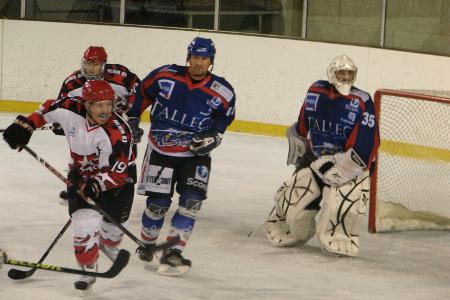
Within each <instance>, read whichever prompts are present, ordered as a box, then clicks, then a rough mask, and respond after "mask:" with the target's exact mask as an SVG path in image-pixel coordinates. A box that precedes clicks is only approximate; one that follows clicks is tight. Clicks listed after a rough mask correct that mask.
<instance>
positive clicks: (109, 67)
mask: <svg viewBox="0 0 450 300" xmlns="http://www.w3.org/2000/svg"><path fill="white" fill-rule="evenodd" d="M105 72H106V74H110V75H112V76H117V75H119V76H121V77H124V78H125V77H127V76H128V75H129V74H131V71H130V70H129V69H128V68H127V67H125V66H123V65H119V64H106V66H105ZM105 77H107V76H105Z"/></svg>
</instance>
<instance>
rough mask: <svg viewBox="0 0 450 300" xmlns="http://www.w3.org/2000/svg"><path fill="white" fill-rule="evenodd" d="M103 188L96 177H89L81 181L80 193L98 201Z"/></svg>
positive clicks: (84, 196)
mask: <svg viewBox="0 0 450 300" xmlns="http://www.w3.org/2000/svg"><path fill="white" fill-rule="evenodd" d="M100 191H101V188H100V186H99V184H98V182H97V181H96V180H95V179H91V178H88V179H86V180H83V181H82V182H81V183H80V195H81V197H83V198H85V199H86V198H90V199H92V200H93V201H94V202H97V200H98V199H99V196H100Z"/></svg>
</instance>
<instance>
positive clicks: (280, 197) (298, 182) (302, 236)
mask: <svg viewBox="0 0 450 300" xmlns="http://www.w3.org/2000/svg"><path fill="white" fill-rule="evenodd" d="M319 196H320V189H319V186H318V185H317V182H316V180H315V179H314V176H313V174H312V171H311V169H310V168H304V169H300V170H299V171H298V172H296V173H294V175H292V177H291V178H289V179H288V180H287V181H285V182H284V183H283V184H282V186H281V187H280V188H279V189H278V191H277V192H276V194H275V197H274V201H275V210H274V213H273V214H272V215H271V216H269V218H268V220H267V221H266V223H265V224H264V230H265V232H266V236H267V238H268V240H269V241H270V243H271V244H272V245H273V246H276V247H286V246H294V245H298V244H302V243H306V242H307V241H308V240H309V239H311V238H312V237H313V236H314V234H315V224H316V223H315V216H316V214H317V212H318V211H317V210H305V207H306V206H308V204H310V203H311V202H312V201H314V200H315V199H317V197H319Z"/></svg>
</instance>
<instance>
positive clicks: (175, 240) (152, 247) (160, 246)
mask: <svg viewBox="0 0 450 300" xmlns="http://www.w3.org/2000/svg"><path fill="white" fill-rule="evenodd" d="M80 196H81V195H80ZM83 199H84V200H85V201H86V202H87V203H88V204H89V205H90V206H92V207H93V208H94V209H95V210H97V211H98V212H99V213H100V214H102V215H103V216H104V217H106V218H107V219H108V220H109V221H110V222H111V223H113V224H114V225H115V226H116V227H117V228H119V229H120V230H122V232H123V233H125V234H126V235H127V236H128V237H129V238H130V239H132V240H133V241H134V242H135V243H136V244H138V245H139V246H140V247H141V248H143V249H144V250H145V251H146V252H147V253H155V252H156V251H160V250H164V249H167V248H170V247H172V246H175V245H176V244H177V243H178V242H179V241H180V236H179V235H178V236H175V237H173V238H172V239H171V240H169V241H166V242H163V243H161V244H158V245H147V244H144V242H142V241H141V240H140V239H138V238H137V237H136V236H135V235H134V234H132V233H131V232H130V231H129V230H128V229H127V228H126V227H125V226H123V225H122V224H120V223H119V222H117V221H116V220H115V219H114V218H113V217H111V216H110V215H109V214H108V213H107V212H105V210H103V209H102V208H101V207H100V206H99V205H98V204H97V203H95V201H94V200H92V199H91V198H89V197H83Z"/></svg>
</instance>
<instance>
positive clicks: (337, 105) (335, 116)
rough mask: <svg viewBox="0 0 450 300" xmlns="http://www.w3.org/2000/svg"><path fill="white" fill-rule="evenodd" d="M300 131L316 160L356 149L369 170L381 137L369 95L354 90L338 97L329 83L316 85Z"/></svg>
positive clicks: (309, 94) (304, 109)
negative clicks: (323, 156)
mask: <svg viewBox="0 0 450 300" xmlns="http://www.w3.org/2000/svg"><path fill="white" fill-rule="evenodd" d="M297 131H298V133H299V134H300V135H302V136H304V137H306V138H307V139H308V141H309V144H310V147H311V150H312V152H313V153H314V155H315V156H316V157H319V156H322V155H333V154H336V153H339V152H345V151H347V150H348V149H349V148H353V149H354V150H355V151H356V153H357V154H358V155H359V157H360V158H361V159H362V160H363V161H364V163H365V164H366V165H367V167H368V168H370V166H371V163H372V162H373V160H374V159H375V155H376V151H377V149H378V146H379V143H380V138H379V130H378V120H377V117H376V114H375V107H374V103H373V101H372V99H371V97H370V95H369V94H367V93H366V92H363V91H361V90H359V89H357V88H355V87H352V89H351V91H350V94H349V95H348V96H344V95H341V94H339V93H338V92H337V91H336V89H335V88H334V86H333V85H332V84H330V83H329V82H328V81H322V80H319V81H317V82H315V83H314V84H313V85H312V86H311V87H310V88H309V89H308V92H307V94H306V98H305V101H304V103H303V106H302V108H301V110H300V115H299V119H298V127H297Z"/></svg>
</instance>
